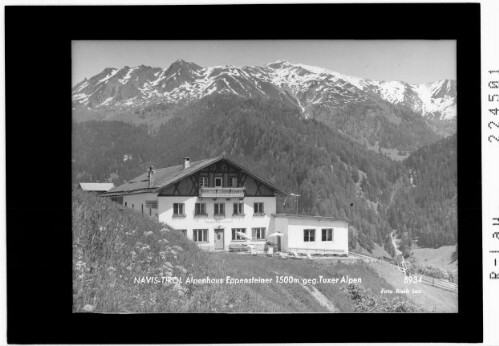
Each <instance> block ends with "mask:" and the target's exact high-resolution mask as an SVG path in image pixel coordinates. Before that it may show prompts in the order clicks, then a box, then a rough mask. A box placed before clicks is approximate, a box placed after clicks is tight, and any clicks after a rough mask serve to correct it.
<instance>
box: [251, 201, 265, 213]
mask: <svg viewBox="0 0 499 346" xmlns="http://www.w3.org/2000/svg"><path fill="white" fill-rule="evenodd" d="M253 209H254V213H255V214H258V215H262V214H265V213H264V211H263V203H254V204H253Z"/></svg>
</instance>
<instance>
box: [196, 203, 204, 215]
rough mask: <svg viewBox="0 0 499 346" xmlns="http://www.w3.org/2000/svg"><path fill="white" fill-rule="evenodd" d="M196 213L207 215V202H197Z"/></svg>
mask: <svg viewBox="0 0 499 346" xmlns="http://www.w3.org/2000/svg"><path fill="white" fill-rule="evenodd" d="M194 215H207V214H206V203H196V205H195V208H194Z"/></svg>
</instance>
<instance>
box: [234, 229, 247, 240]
mask: <svg viewBox="0 0 499 346" xmlns="http://www.w3.org/2000/svg"><path fill="white" fill-rule="evenodd" d="M239 233H244V234H246V228H233V229H232V240H246V237H245V236H243V235H241V234H239Z"/></svg>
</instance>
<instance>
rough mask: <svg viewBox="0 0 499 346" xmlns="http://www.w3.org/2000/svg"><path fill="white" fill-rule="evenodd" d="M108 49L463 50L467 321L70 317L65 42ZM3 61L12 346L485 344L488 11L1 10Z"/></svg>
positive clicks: (329, 7)
mask: <svg viewBox="0 0 499 346" xmlns="http://www.w3.org/2000/svg"><path fill="white" fill-rule="evenodd" d="M105 39H113V40H114V39H118V40H130V39H132V40H144V39H148V40H168V39H173V40H179V39H304V40H306V39H324V40H327V39H368V40H371V39H415V40H416V39H430V40H435V39H450V40H457V89H458V101H457V103H458V106H457V109H458V222H459V234H458V238H459V240H458V246H459V251H458V261H459V262H458V263H459V265H458V271H459V312H458V313H455V314H362V313H359V314H241V315H233V314H142V315H136V314H130V315H128V314H120V315H111V314H74V313H72V283H71V270H72V268H71V260H70V258H71V251H72V250H71V246H70V244H71V226H72V221H71V98H70V89H71V87H72V83H71V40H105ZM5 49H6V51H5V52H6V55H5V62H6V68H5V76H6V122H5V124H6V151H7V152H6V166H7V167H6V172H7V176H6V178H7V277H8V282H7V295H8V302H7V334H8V335H7V337H8V342H9V343H20V344H24V343H39V344H42V343H53V344H58V343H65V344H67V343H78V344H83V343H142V344H143V343H176V344H182V343H305V342H307V343H309V342H328V343H329V342H482V341H483V335H482V333H483V331H482V326H483V309H482V306H483V304H482V303H483V296H482V294H483V293H482V292H483V290H482V256H481V250H482V234H481V229H482V221H481V216H482V214H481V205H482V201H481V159H480V157H481V144H480V134H481V132H480V116H481V109H480V105H481V104H480V4H477V3H458V4H456V3H454V4H450V3H446V4H427V3H425V4H308V5H303V4H286V5H283V4H277V5H276V4H265V5H189V6H6V7H5ZM254 325H257V326H258V328H254V329H252V328H251V329H250V328H249V326H254ZM215 326H218V327H217V328H215ZM324 326H325V328H324ZM186 331H187V332H186Z"/></svg>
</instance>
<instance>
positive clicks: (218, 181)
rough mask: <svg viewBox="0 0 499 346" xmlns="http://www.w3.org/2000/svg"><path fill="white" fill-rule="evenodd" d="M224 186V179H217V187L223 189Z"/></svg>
mask: <svg viewBox="0 0 499 346" xmlns="http://www.w3.org/2000/svg"><path fill="white" fill-rule="evenodd" d="M222 185H223V180H222V178H218V177H217V178H215V187H222Z"/></svg>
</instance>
